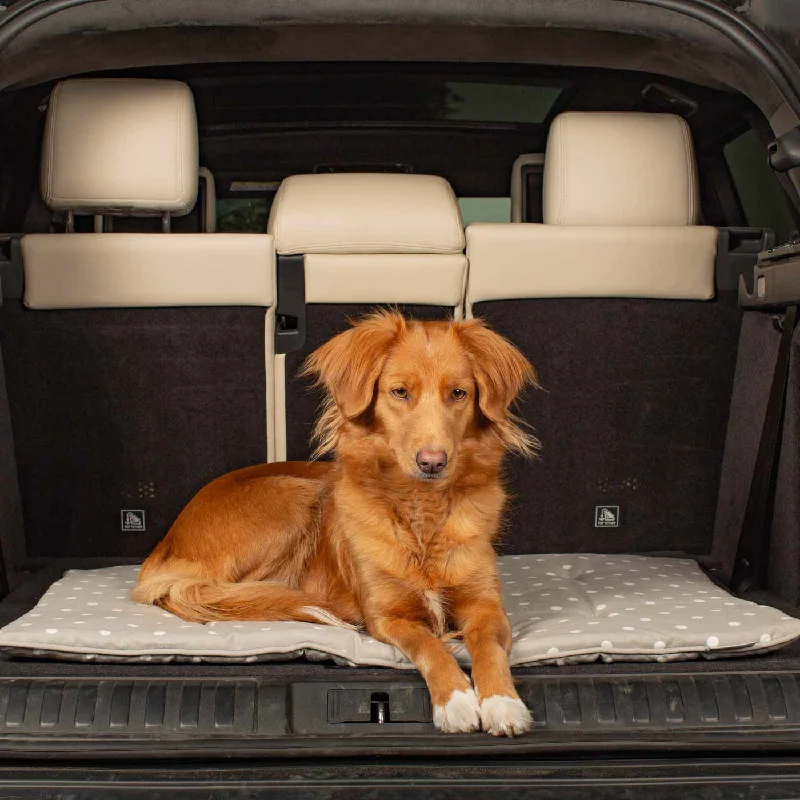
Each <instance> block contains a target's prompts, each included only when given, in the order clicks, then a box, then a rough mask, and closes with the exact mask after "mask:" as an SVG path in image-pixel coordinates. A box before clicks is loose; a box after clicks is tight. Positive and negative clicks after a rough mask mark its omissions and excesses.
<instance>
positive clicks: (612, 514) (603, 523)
mask: <svg viewBox="0 0 800 800" xmlns="http://www.w3.org/2000/svg"><path fill="white" fill-rule="evenodd" d="M594 526H595V528H618V527H619V506H597V507H595V510H594Z"/></svg>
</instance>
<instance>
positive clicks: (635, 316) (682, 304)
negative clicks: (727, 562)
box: [474, 293, 741, 554]
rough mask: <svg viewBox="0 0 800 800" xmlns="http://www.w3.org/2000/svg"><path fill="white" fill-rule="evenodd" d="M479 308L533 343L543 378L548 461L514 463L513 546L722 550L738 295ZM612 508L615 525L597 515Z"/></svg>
mask: <svg viewBox="0 0 800 800" xmlns="http://www.w3.org/2000/svg"><path fill="white" fill-rule="evenodd" d="M474 313H475V316H479V317H484V318H485V319H487V320H488V321H489V322H490V323H491V324H492V325H493V326H494V327H495V328H496V329H497V330H498V331H499V332H501V333H503V334H504V335H506V336H508V337H509V338H510V339H511V341H512V342H514V343H515V344H516V345H517V346H518V347H520V349H521V350H522V351H523V352H524V353H525V354H526V355H527V356H528V357H529V358H530V359H531V361H532V362H533V363H534V365H535V366H536V368H537V370H538V372H539V376H540V380H541V383H542V386H543V391H533V392H531V393H529V395H528V397H527V398H526V399H525V400H524V401H523V402H522V404H521V406H520V412H521V414H522V416H523V418H524V419H525V420H526V421H527V422H529V423H530V424H531V425H533V427H534V428H535V430H536V432H537V435H538V436H539V438H540V439H541V441H542V445H543V447H542V453H541V457H540V459H539V460H538V461H537V462H535V463H532V464H530V463H525V462H523V461H522V460H520V459H514V460H512V461H511V462H510V463H509V468H508V481H509V488H510V490H511V492H512V493H513V496H514V498H515V499H514V501H513V504H512V507H511V509H510V514H509V517H508V530H507V533H506V537H505V544H504V547H503V549H504V551H505V552H510V553H564V552H566V553H576V552H577V553H580V552H595V553H620V552H630V553H637V552H653V551H658V550H677V551H683V552H686V553H690V554H707V553H710V552H711V543H712V537H713V531H714V516H715V511H716V502H717V492H718V488H719V480H720V468H721V463H722V455H723V450H724V445H725V429H726V424H727V418H728V412H729V406H730V398H731V387H732V383H733V375H734V368H735V364H736V352H737V345H738V337H739V328H740V321H741V314H740V312H739V311H738V309H737V307H736V298H735V296H734V295H732V294H730V293H725V294H722V295H721V296H720V297H719V298H718V299H717V300H715V301H712V302H691V301H674V300H670V301H663V300H620V299H603V300H599V299H591V300H582V299H581V300H578V299H575V300H564V299H558V300H512V301H497V302H489V303H481V304H479V305H477V306H476V307H475V309H474ZM602 507H608V510H609V513H610V514H611V516H612V517H613V518H610V517H609V515H608V514H606V515H604V518H605V519H606V520H607V521H609V522H613V521H615V520H616V522H617V525H616V526H611V525H609V526H605V527H598V526H596V521H597V520H596V517H597V516H598V515H599V514H602ZM614 518H615V519H614Z"/></svg>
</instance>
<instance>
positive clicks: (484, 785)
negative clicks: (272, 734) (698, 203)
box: [0, 758, 800, 800]
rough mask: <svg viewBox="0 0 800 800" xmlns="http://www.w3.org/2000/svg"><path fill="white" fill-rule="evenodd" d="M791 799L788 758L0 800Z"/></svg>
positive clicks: (211, 774) (420, 773) (194, 779)
mask: <svg viewBox="0 0 800 800" xmlns="http://www.w3.org/2000/svg"><path fill="white" fill-rule="evenodd" d="M487 790H488V791H490V792H491V797H492V798H497V800H506V798H507V799H508V800H520V798H537V800H538V799H539V798H541V800H554V799H555V798H557V800H578V799H579V798H580V800H585V798H587V797H592V798H597V799H598V800H606V799H607V800H619V798H627V800H638V799H639V798H647V800H668V799H669V800H671V799H672V798H675V797H682V798H700V799H702V800H706V798H707V799H708V800H712V798H713V800H720V798H733V797H735V798H737V800H755V798H759V800H778V798H780V799H781V800H785V798H787V797H798V796H800V765H798V763H797V761H788V760H766V759H764V760H758V761H743V760H733V759H731V760H720V759H716V760H713V761H700V760H699V759H698V760H694V759H693V760H689V759H672V760H670V761H632V760H624V759H610V758H609V759H606V760H602V761H596V762H591V763H586V762H585V761H577V760H576V761H571V760H561V761H555V760H548V761H545V760H541V761H536V762H534V763H531V762H529V761H528V762H526V761H524V760H514V761H511V760H508V761H501V760H498V759H491V760H485V761H481V760H478V761H473V762H472V763H470V764H464V763H462V762H459V761H453V760H450V759H440V760H438V761H437V760H429V761H422V760H420V761H417V762H415V763H391V764H387V763H381V762H380V761H370V762H368V763H357V762H350V763H342V762H339V763H331V762H328V763H324V762H323V763H319V762H316V763H314V762H306V763H304V764H302V765H292V766H285V767H282V766H274V765H263V766H259V767H256V768H249V767H246V768H245V767H237V766H230V765H229V766H227V767H225V766H223V765H220V764H216V765H204V767H203V768H202V769H195V768H183V769H181V768H175V767H172V768H169V767H168V768H160V767H151V768H150V769H144V768H142V767H132V768H125V767H120V766H119V765H113V766H112V765H109V766H107V767H105V768H97V769H88V770H84V769H80V770H78V769H75V768H72V769H70V768H68V767H62V766H55V765H49V764H48V765H47V766H42V767H39V768H36V767H28V768H25V767H11V768H0V796H2V797H14V798H20V800H33V799H34V798H36V799H37V800H38V799H39V798H47V800H54V799H55V798H58V799H59V800H60V799H61V798H70V800H115V798H142V800H144V798H147V800H167V798H169V800H172V799H173V798H175V797H180V798H187V799H188V798H191V800H200V798H203V799H204V800H207V799H208V798H214V800H223V799H224V800H234V799H235V798H243V799H244V798H247V800H254V798H257V797H258V798H262V797H280V798H291V799H292V800H294V798H298V800H299V798H303V800H306V798H332V797H336V798H345V797H346V798H348V800H357V799H358V798H365V799H366V798H370V799H374V798H376V797H381V798H388V797H392V798H398V797H399V798H406V797H408V798H412V797H413V798H437V800H450V798H452V799H453V800H467V799H468V798H469V800H472V798H481V800H483V798H485V797H487V796H488V794H487Z"/></svg>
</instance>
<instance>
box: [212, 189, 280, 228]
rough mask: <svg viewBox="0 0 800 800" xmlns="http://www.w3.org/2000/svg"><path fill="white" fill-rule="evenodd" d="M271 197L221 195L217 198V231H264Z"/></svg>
mask: <svg viewBox="0 0 800 800" xmlns="http://www.w3.org/2000/svg"><path fill="white" fill-rule="evenodd" d="M271 203H272V198H267V197H223V198H218V199H217V231H218V232H219V233H266V232H267V218H268V217H269V208H270V205H271Z"/></svg>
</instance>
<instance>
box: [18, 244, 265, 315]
mask: <svg viewBox="0 0 800 800" xmlns="http://www.w3.org/2000/svg"><path fill="white" fill-rule="evenodd" d="M22 258H23V264H24V269H25V296H24V302H25V305H26V306H27V307H28V308H34V309H48V308H125V307H128V308H130V307H167V306H264V307H268V306H271V305H273V303H274V302H275V252H274V248H273V242H272V237H271V236H267V235H265V234H238V233H217V234H214V235H209V236H206V235H203V234H180V233H172V234H155V233H106V234H95V233H73V234H60V235H59V234H46V233H45V234H29V235H28V236H24V237H23V238H22Z"/></svg>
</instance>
